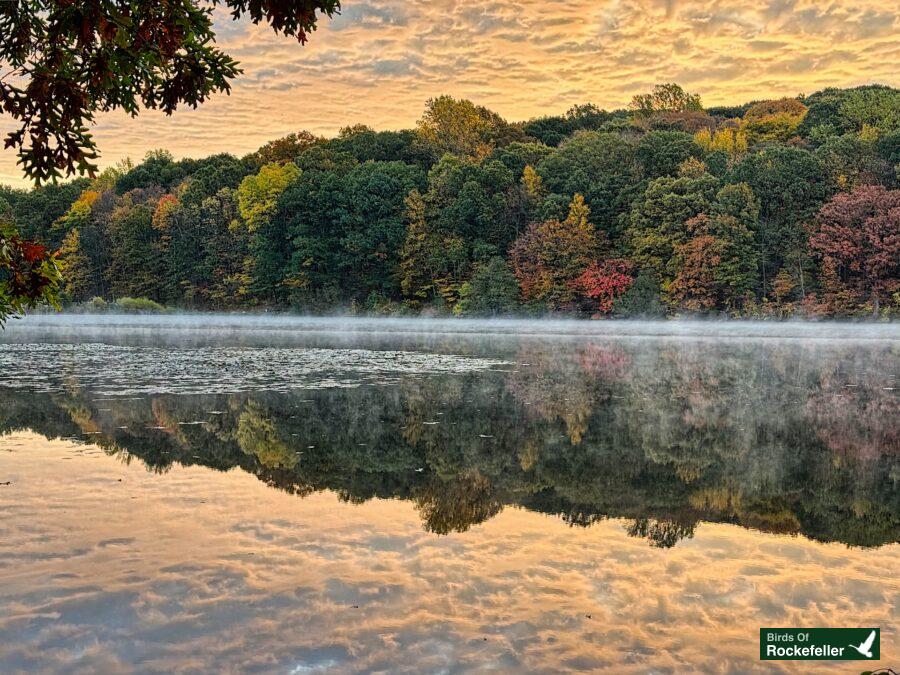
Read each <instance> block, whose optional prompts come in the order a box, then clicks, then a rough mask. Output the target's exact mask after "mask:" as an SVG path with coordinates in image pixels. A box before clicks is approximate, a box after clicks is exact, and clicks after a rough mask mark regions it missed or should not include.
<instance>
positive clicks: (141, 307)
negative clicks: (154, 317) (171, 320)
mask: <svg viewBox="0 0 900 675" xmlns="http://www.w3.org/2000/svg"><path fill="white" fill-rule="evenodd" d="M115 305H116V308H117V309H119V310H121V311H123V312H134V313H135V314H158V313H160V312H165V311H166V308H165V307H163V306H162V305H161V304H159V303H158V302H154V301H153V300H150V299H149V298H118V299H117V300H116V301H115Z"/></svg>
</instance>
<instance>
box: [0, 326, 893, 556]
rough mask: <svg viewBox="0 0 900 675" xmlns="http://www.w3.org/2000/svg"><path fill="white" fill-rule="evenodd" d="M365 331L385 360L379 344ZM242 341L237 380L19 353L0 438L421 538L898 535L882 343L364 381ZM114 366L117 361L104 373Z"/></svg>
mask: <svg viewBox="0 0 900 675" xmlns="http://www.w3.org/2000/svg"><path fill="white" fill-rule="evenodd" d="M261 337H264V341H263V342H260V341H259V340H260V338H261ZM348 339H349V338H348ZM354 339H355V337H354ZM372 339H373V340H377V341H378V342H377V344H374V345H372V346H373V348H375V349H379V348H380V349H397V348H398V346H397V340H398V338H397V337H396V336H393V335H392V336H385V335H377V336H372ZM256 340H257V342H256V343H252V344H248V345H244V346H241V347H240V348H234V349H235V350H236V351H234V353H233V355H234V358H236V359H238V363H240V364H241V366H240V368H239V369H238V371H236V372H234V373H232V372H230V371H229V372H226V371H224V370H216V369H215V368H213V371H212V373H211V374H207V375H203V376H202V377H201V376H200V375H198V374H197V373H196V372H192V370H198V369H199V366H200V364H199V363H198V362H197V361H196V359H200V358H210V353H214V354H220V352H208V351H202V350H201V351H197V350H194V349H192V348H188V347H186V346H184V345H182V346H181V347H172V348H171V349H169V350H168V351H167V352H166V354H167V356H166V357H165V362H164V363H156V361H155V360H153V363H152V364H150V365H148V366H146V367H147V368H150V370H148V371H146V372H145V371H144V370H141V368H144V366H141V365H140V364H141V363H143V362H142V361H140V360H135V357H134V356H131V357H129V356H128V353H125V355H124V356H123V353H120V352H116V351H115V350H113V351H108V350H106V349H105V348H104V349H100V348H99V347H92V346H91V345H80V346H75V347H74V348H72V349H71V350H69V349H67V350H56V351H54V350H53V349H50V350H44V351H41V350H31V351H34V352H35V355H34V358H35V359H37V360H35V361H34V362H33V363H32V362H28V361H27V359H28V358H29V357H28V356H27V355H25V354H24V353H23V352H19V353H18V356H17V359H18V360H15V359H14V360H11V361H9V365H10V366H14V365H15V364H16V363H19V364H20V365H21V366H22V371H23V372H21V373H19V374H18V375H17V374H16V373H8V374H7V375H6V376H5V377H4V378H0V432H3V431H14V430H21V429H32V430H34V431H35V432H36V433H39V434H41V435H43V436H45V437H47V438H75V439H79V440H81V441H83V442H88V443H95V444H97V445H99V446H101V447H103V448H104V450H105V451H106V452H108V453H110V454H113V455H116V456H119V457H121V458H122V459H123V461H131V460H132V459H138V460H140V461H141V462H143V463H144V464H145V465H146V466H147V467H148V469H150V470H151V471H155V472H159V473H164V472H165V471H167V470H168V468H169V467H171V466H173V465H175V464H182V465H185V466H191V465H202V466H206V467H210V468H213V469H218V470H224V469H229V468H233V467H240V468H241V469H242V470H244V471H247V472H249V473H251V474H253V475H256V476H257V477H259V478H260V480H262V481H263V482H265V483H266V484H267V485H270V486H271V487H273V488H277V489H281V490H285V491H287V492H291V493H294V494H299V495H301V496H302V495H306V494H310V493H312V492H316V491H321V490H331V491H333V492H336V493H337V494H339V495H340V497H341V498H342V499H344V500H346V501H350V502H355V503H356V502H364V501H366V500H369V499H372V498H374V497H385V498H396V499H403V500H409V501H412V502H413V503H414V504H415V505H416V508H417V509H418V511H419V513H420V515H421V518H422V522H423V526H424V527H425V528H426V529H427V530H429V531H431V532H434V533H438V534H446V533H449V532H464V531H466V530H467V529H469V528H470V527H471V526H472V525H474V524H477V523H480V522H484V521H485V520H489V519H491V518H493V517H494V516H495V515H496V514H498V513H499V512H500V511H501V510H502V509H503V508H504V507H505V506H510V505H515V506H521V507H524V508H526V509H529V510H533V511H538V512H542V513H549V514H554V515H557V516H559V517H561V518H562V519H563V520H564V521H565V522H567V523H569V524H571V525H573V526H590V525H592V524H593V523H596V522H598V521H600V520H603V519H607V518H626V519H629V520H630V521H632V522H631V525H630V526H629V533H630V534H632V536H635V537H640V538H644V539H646V540H647V541H648V542H649V543H650V544H651V545H653V546H656V547H664V548H665V547H671V546H674V545H676V544H677V543H678V541H680V540H682V539H684V538H689V537H691V536H693V533H694V531H695V529H696V528H697V527H698V524H700V523H702V522H721V523H733V524H738V525H741V526H742V527H745V528H749V529H755V530H759V531H764V532H773V533H780V534H799V535H803V536H805V537H808V538H810V539H813V540H817V541H823V542H824V541H839V542H843V543H845V544H847V545H850V546H864V547H877V546H882V545H885V544H890V543H896V542H898V541H900V490H898V483H900V430H898V429H897V428H896V425H894V424H893V423H892V420H895V419H897V418H898V415H900V403H898V398H897V393H896V380H897V372H896V364H897V363H898V358H897V355H898V348H900V346H898V344H895V343H892V342H889V343H877V342H870V343H866V344H865V346H862V345H860V344H857V343H847V342H844V343H841V344H834V343H827V344H822V343H816V342H813V343H805V342H798V341H792V340H786V341H767V342H753V341H750V342H741V343H731V342H725V343H717V344H708V343H706V342H695V343H687V344H686V343H674V344H673V343H671V342H667V341H664V340H663V341H653V340H625V339H623V340H614V341H608V340H599V339H582V340H579V341H577V342H569V341H557V340H551V339H537V340H534V339H525V338H517V339H512V338H511V339H510V340H503V341H500V342H491V341H485V340H482V341H478V340H471V339H468V338H466V337H463V339H461V340H459V339H456V337H454V338H453V339H449V340H447V341H444V342H441V343H440V348H435V349H434V350H433V352H434V353H440V352H444V353H453V354H469V355H472V356H467V357H462V356H460V357H459V358H460V359H463V358H475V357H474V355H478V358H482V357H484V356H487V357H488V358H489V359H493V360H487V361H483V365H478V366H477V367H474V366H472V365H471V364H475V363H478V364H482V361H475V360H473V361H472V362H471V364H470V362H469V361H465V360H460V361H453V362H451V363H452V364H453V365H451V366H450V367H449V370H446V369H445V370H434V369H433V368H434V366H433V365H430V366H428V368H431V370H428V368H426V370H422V371H419V372H414V373H409V372H407V373H403V372H397V373H390V372H386V371H383V370H379V371H377V372H367V371H366V363H367V362H366V361H364V362H363V363H362V364H361V363H360V362H359V361H358V360H356V361H352V362H348V363H344V362H343V361H342V359H345V360H346V359H348V358H350V357H349V356H347V354H345V353H344V352H342V351H340V350H331V351H329V352H327V353H326V354H327V355H328V356H329V358H328V360H326V361H325V362H323V363H325V366H322V367H325V368H329V369H331V371H334V373H340V376H338V375H329V373H330V372H331V371H326V372H325V373H324V374H323V373H322V372H320V370H318V369H312V370H311V371H307V370H297V363H299V362H300V361H302V359H303V358H307V357H308V355H309V351H308V349H300V348H294V349H293V350H291V349H282V350H281V351H272V349H273V348H272V347H268V346H264V345H266V344H269V343H270V342H272V341H273V338H272V336H271V334H268V333H266V334H256ZM274 341H276V342H277V340H274ZM110 342H115V336H113V337H108V339H107V343H110ZM307 342H309V340H307ZM313 342H314V340H313ZM9 349H10V348H7V350H9ZM229 349H231V348H229ZM0 350H2V347H0ZM26 350H28V348H27V347H26ZM385 353H386V352H377V351H376V352H373V354H382V355H383V354H385ZM391 353H392V354H393V353H396V354H400V355H402V354H404V353H406V352H391ZM227 354H228V355H232V352H231V351H228V352H227ZM276 355H277V356H276ZM123 358H124V359H126V360H129V359H130V360H129V361H128V362H129V364H130V366H131V368H132V369H131V370H129V371H127V373H125V375H127V378H125V377H124V376H123V377H120V378H119V379H116V378H115V377H114V375H116V368H118V367H119V363H118V361H117V359H118V360H121V359H123ZM223 358H224V357H223ZM353 358H357V357H355V356H354V357H353ZM366 358H369V357H366ZM372 358H375V357H374V356H373V357H372ZM397 358H405V357H400V356H398V357H391V359H393V360H391V361H390V362H389V363H388V365H387V366H385V368H387V370H388V371H390V369H391V368H397V367H399V365H398V364H400V363H401V361H397V360H396V359H397ZM192 359H193V360H192ZM273 359H275V361H276V362H275V363H274V364H273V363H272V361H273ZM298 359H299V361H298ZM279 363H280V364H281V365H279ZM192 364H194V365H195V366H197V367H194V366H192ZM256 364H262V365H256ZM391 364H393V365H391ZM467 364H469V365H467ZM492 364H503V365H502V366H500V365H492ZM151 366H152V367H151ZM318 367H319V366H317V368H318ZM273 368H274V369H273ZM260 369H261V370H260ZM292 369H293V370H292ZM29 370H31V371H37V379H38V380H39V382H32V381H31V380H29V377H31V375H33V373H31V374H29V372H28V371H29ZM257 371H258V372H257ZM51 373H54V374H53V375H51ZM329 377H330V378H331V379H330V380H329V379H328V378H329ZM190 378H194V380H195V381H194V383H193V384H192V385H191V386H192V388H191V389H187V390H182V389H179V388H178V386H182V384H179V383H182V381H187V380H188V379H190ZM204 378H208V379H204ZM279 378H280V379H279ZM311 378H312V379H311ZM316 378H320V379H316ZM321 378H325V379H324V380H322V379H321ZM214 380H215V381H214ZM276 381H277V382H280V384H277V385H276ZM122 382H128V383H130V387H131V389H134V390H135V391H134V393H125V392H124V391H123V390H121V387H123V386H125V385H123V384H122ZM323 382H324V384H323ZM328 382H332V384H330V385H329V384H328ZM139 383H140V384H141V386H140V387H138V386H137V385H138V384H139ZM11 385H12V386H11ZM176 385H178V386H176ZM273 389H276V390H273ZM170 390H171V391H170ZM181 391H219V392H221V393H215V394H214V393H208V394H200V393H179V392H181ZM167 392H168V393H167Z"/></svg>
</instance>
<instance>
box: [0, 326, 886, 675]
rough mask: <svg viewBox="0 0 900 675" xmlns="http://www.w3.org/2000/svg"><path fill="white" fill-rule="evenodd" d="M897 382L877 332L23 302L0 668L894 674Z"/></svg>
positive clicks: (0, 564)
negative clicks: (771, 643)
mask: <svg viewBox="0 0 900 675" xmlns="http://www.w3.org/2000/svg"><path fill="white" fill-rule="evenodd" d="M898 387H900V329H898V328H897V327H893V326H835V325H827V324H818V325H812V326H802V325H797V324H747V323H731V324H693V325H691V324H672V323H670V324H611V323H597V322H591V323H565V322H556V323H516V322H498V323H488V322H471V323H465V322H455V321H454V322H432V323H424V322H416V321H375V322H365V321H338V320H324V319H321V320H312V319H278V318H272V319H260V318H250V317H243V318H241V317H213V316H204V317H166V318H149V317H136V318H130V319H129V318H123V317H108V316H107V317H61V318H60V317H29V318H28V319H27V320H25V321H21V322H13V323H11V324H10V325H9V327H8V329H7V330H6V331H5V332H4V333H2V334H0V672H2V673H8V672H20V671H21V672H31V671H50V672H54V671H58V672H91V673H96V672H102V673H115V672H165V673H169V672H217V673H224V672H272V673H310V672H373V671H375V672H417V673H418V672H462V671H466V672H468V671H488V670H490V671H499V672H523V671H529V672H548V673H549V672H560V671H591V672H608V673H630V672H635V673H647V672H653V673H683V672H716V673H745V672H756V671H759V672H773V671H774V672H780V671H784V672H809V670H808V669H805V670H804V669H803V668H801V667H800V666H802V665H803V664H802V663H800V662H798V663H796V664H791V663H789V662H782V663H774V662H772V663H761V662H760V661H759V660H758V655H759V647H758V634H759V628H760V627H761V626H870V625H871V626H880V627H881V654H882V659H883V660H882V661H881V663H880V664H878V665H881V666H892V667H894V668H895V669H898V670H900V668H898V666H900V636H898V630H900V423H898V420H900V398H898V393H900V389H898ZM815 666H816V670H815V672H838V673H859V672H861V671H862V670H863V669H871V668H873V667H874V665H873V664H863V663H861V662H855V663H825V662H817V663H816V664H815Z"/></svg>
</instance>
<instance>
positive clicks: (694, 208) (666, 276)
mask: <svg viewBox="0 0 900 675" xmlns="http://www.w3.org/2000/svg"><path fill="white" fill-rule="evenodd" d="M716 186H717V181H716V179H715V178H714V177H713V176H711V175H709V174H708V173H706V172H704V171H700V172H698V173H691V172H690V171H682V172H681V174H680V175H678V176H674V177H673V176H664V177H662V178H657V179H656V180H653V181H651V182H650V184H649V185H648V186H647V190H646V191H645V192H644V195H643V197H641V198H640V199H639V200H637V201H636V202H635V204H634V208H633V210H632V212H631V222H630V223H629V226H628V231H627V233H626V236H627V240H628V245H629V249H630V251H631V255H632V257H633V259H634V260H635V261H636V262H637V263H638V265H639V266H640V268H641V269H645V270H650V271H652V272H653V273H654V274H655V275H656V276H657V278H658V279H659V280H660V281H661V282H662V286H663V289H664V290H665V289H666V287H667V286H668V284H669V283H671V281H672V279H674V277H675V264H674V255H675V249H676V248H677V247H678V246H682V245H684V244H686V243H687V241H688V239H689V238H690V232H689V231H688V226H687V223H688V221H689V220H690V219H691V218H694V217H695V216H698V215H700V214H701V213H708V211H709V209H710V207H711V205H712V202H713V199H714V196H715V192H716Z"/></svg>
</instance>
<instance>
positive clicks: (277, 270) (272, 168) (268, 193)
mask: <svg viewBox="0 0 900 675" xmlns="http://www.w3.org/2000/svg"><path fill="white" fill-rule="evenodd" d="M298 176H300V169H298V168H297V166H296V165H295V164H293V163H289V164H277V163H272V164H266V165H265V166H263V167H262V168H261V169H260V170H259V173H257V174H255V175H250V176H247V177H246V178H245V179H244V180H243V181H241V184H240V186H239V187H238V189H237V200H238V209H239V211H240V214H241V217H242V218H243V220H244V222H245V223H246V226H247V233H248V234H249V242H250V251H249V254H250V258H249V261H248V265H247V267H248V269H249V270H250V285H249V287H248V288H247V289H246V291H245V292H246V293H247V294H249V295H251V296H254V297H257V298H259V299H261V300H264V301H267V302H277V301H278V300H279V299H280V298H281V295H282V289H281V282H282V280H283V279H284V268H285V266H286V264H287V261H288V257H289V255H290V246H289V241H288V236H287V232H286V230H285V228H284V226H283V223H282V222H281V221H280V219H277V218H273V215H274V214H275V211H276V209H277V206H278V198H279V197H280V196H281V195H282V193H283V192H284V191H285V190H286V189H287V187H288V186H289V185H290V184H291V183H292V182H294V181H295V180H296V179H297V177H298Z"/></svg>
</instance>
